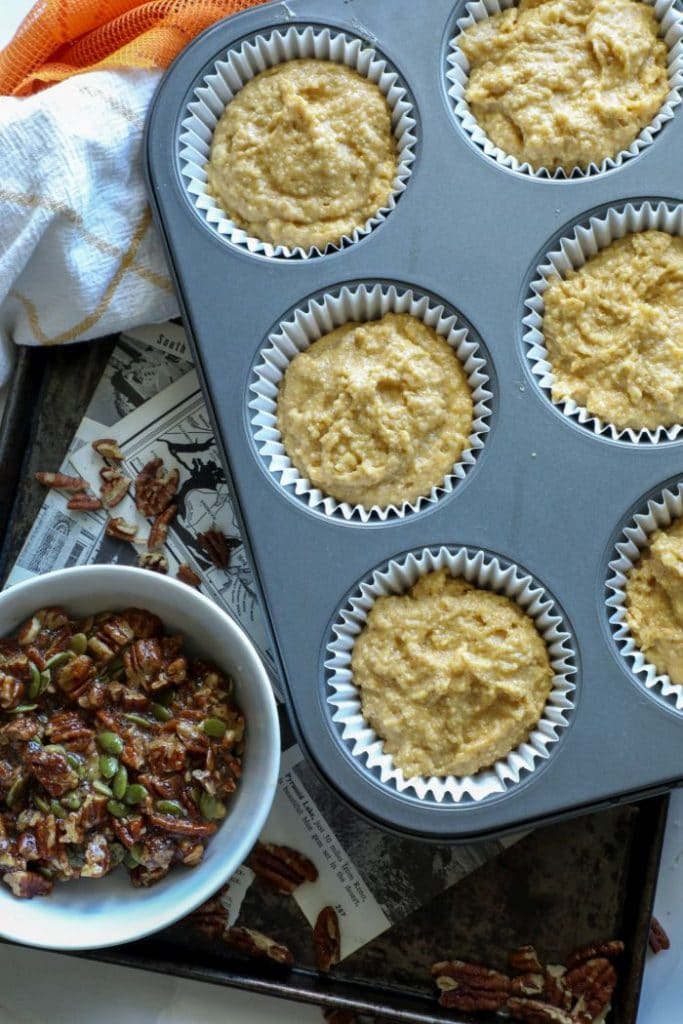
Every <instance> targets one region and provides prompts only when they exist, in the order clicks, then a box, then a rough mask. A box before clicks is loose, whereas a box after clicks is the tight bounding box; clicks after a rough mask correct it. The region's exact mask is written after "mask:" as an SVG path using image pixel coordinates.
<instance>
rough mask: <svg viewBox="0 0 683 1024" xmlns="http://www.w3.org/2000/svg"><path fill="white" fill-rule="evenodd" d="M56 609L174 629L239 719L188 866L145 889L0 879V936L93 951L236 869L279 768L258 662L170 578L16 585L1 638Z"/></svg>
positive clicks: (68, 577)
mask: <svg viewBox="0 0 683 1024" xmlns="http://www.w3.org/2000/svg"><path fill="white" fill-rule="evenodd" d="M47 605H63V606H64V607H65V608H66V609H67V611H69V612H71V613H73V614H75V615H83V616H84V615H89V614H92V613H95V612H100V611H107V610H109V609H122V608H125V607H131V606H134V607H138V608H145V609H147V610H149V611H151V612H154V613H156V614H157V615H158V616H159V617H160V618H161V620H162V622H163V624H164V627H165V628H166V630H168V631H170V632H179V633H182V634H183V635H184V636H185V637H186V639H187V643H188V647H189V649H190V651H191V652H192V653H193V654H196V655H203V656H205V657H207V658H210V659H212V660H213V661H215V662H216V664H217V665H219V666H220V668H222V669H223V670H224V671H225V672H226V673H227V674H229V675H230V676H231V677H232V678H233V679H234V681H235V699H236V702H237V704H238V705H239V707H240V708H241V709H242V711H243V712H244V716H245V719H246V723H247V728H246V737H245V752H244V760H243V774H242V778H241V780H240V783H239V785H238V787H237V790H236V792H235V793H234V795H233V797H232V798H231V800H230V802H229V805H228V814H227V816H226V818H225V820H224V821H223V823H222V824H221V826H220V828H219V829H218V831H217V832H216V834H215V835H214V836H213V837H212V838H211V839H210V840H209V842H208V844H207V848H206V852H205V854H204V859H203V861H202V862H201V864H199V865H198V866H197V867H195V868H184V867H182V866H177V867H174V868H173V869H172V870H171V872H170V874H169V875H168V876H167V877H166V878H165V879H164V880H163V881H161V882H159V883H158V884H157V885H154V886H152V887H151V888H150V889H135V888H133V886H132V885H131V883H130V880H129V878H128V875H127V872H126V871H125V870H116V871H114V872H113V873H112V874H111V875H108V876H107V877H106V878H103V879H99V880H96V879H79V880H77V881H73V882H63V883H57V884H56V885H55V887H54V889H53V891H52V892H51V893H50V894H49V896H44V897H35V898H34V899H31V900H22V899H17V898H16V897H15V896H13V895H12V893H11V892H10V890H9V889H8V888H7V886H6V885H5V884H4V883H0V935H1V936H3V937H4V938H6V939H11V940H13V941H15V942H24V943H27V944H29V945H32V946H42V947H44V948H47V949H57V950H69V949H94V948H97V947H102V946H113V945H116V944H118V943H120V942H131V941H132V940H134V939H139V938H142V936H144V935H148V934H149V933H150V932H154V931H157V930H158V929H159V928H164V927H166V926H167V925H170V924H172V923H173V922H174V921H177V920H178V918H181V917H183V916H184V915H185V914H189V913H190V911H192V910H194V909H195V907H197V906H199V904H200V903H203V902H204V900H207V899H209V897H210V896H211V895H212V894H213V893H214V892H215V891H216V890H217V889H218V888H220V886H221V885H223V883H224V882H226V881H227V880H228V879H229V878H230V876H231V875H232V874H233V873H234V872H235V870H236V869H237V868H238V867H239V865H240V864H241V863H242V861H243V860H244V859H245V857H246V856H247V854H248V853H249V851H250V849H251V847H252V846H253V845H254V843H255V842H256V840H257V839H258V836H259V833H260V831H261V829H262V827H263V825H264V823H265V820H266V817H267V815H268V812H269V810H270V806H271V803H272V801H273V797H274V795H275V787H276V784H277V777H278V770H279V764H280V730H279V725H278V719H277V711H276V707H275V700H274V698H273V694H272V690H271V685H270V682H269V679H268V675H267V673H266V670H265V668H264V666H263V663H262V661H261V659H260V657H259V655H258V654H257V652H256V650H255V648H254V646H253V644H252V643H251V640H249V638H248V637H247V635H246V633H245V632H244V630H242V629H241V628H240V626H238V625H237V623H236V622H235V621H234V620H233V619H232V618H230V616H229V615H226V613H225V612H223V611H221V610H220V609H219V608H217V607H216V605H215V604H213V603H212V602H211V601H210V600H209V599H208V598H206V597H204V596H203V595H202V594H200V593H198V592H197V591H195V590H193V589H192V588H191V587H188V586H186V585H185V584H183V583H179V582H178V581H177V580H174V579H169V578H168V577H165V576H160V575H158V574H157V573H151V572H148V571H145V570H142V569H133V568H127V567H125V566H115V565H87V566H80V567H77V568H73V569H61V570H59V571H57V572H51V573H46V574H45V575H44V576H38V577H36V578H35V579H31V580H27V581H25V582H24V583H18V584H17V585H16V586H14V587H11V588H10V589H9V590H5V591H4V592H3V593H1V594H0V637H2V636H7V635H8V634H11V633H12V632H14V630H15V629H16V627H17V626H19V625H20V624H21V622H23V621H24V620H25V619H26V618H28V616H29V615H30V614H31V612H33V611H35V610H36V609H37V608H41V607H45V606H47Z"/></svg>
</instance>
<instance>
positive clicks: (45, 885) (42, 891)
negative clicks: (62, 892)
mask: <svg viewBox="0 0 683 1024" xmlns="http://www.w3.org/2000/svg"><path fill="white" fill-rule="evenodd" d="M2 880H3V882H5V883H6V885H8V886H9V887H10V889H11V890H12V892H13V893H14V895H15V896H18V897H19V898H20V899H24V900H30V899H32V898H33V897H34V896H47V894H48V893H49V892H51V891H52V882H51V881H50V880H49V879H48V878H43V876H42V875H39V874H38V873H37V872H36V871H8V872H7V874H5V875H3V876H2Z"/></svg>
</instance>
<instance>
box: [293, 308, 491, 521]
mask: <svg viewBox="0 0 683 1024" xmlns="http://www.w3.org/2000/svg"><path fill="white" fill-rule="evenodd" d="M472 410H473V404H472V394H471V391H470V387H469V384H468V382H467V376H466V374H465V371H464V369H463V366H462V363H461V362H460V360H459V359H458V357H457V355H456V354H455V352H454V350H453V349H452V348H451V346H450V345H449V344H448V343H447V342H446V341H444V339H443V338H442V337H440V336H439V335H438V334H437V333H436V331H434V330H432V328H431V327H428V326H427V325H426V324H424V323H423V322H422V321H421V320H418V319H416V318H415V317H413V316H410V315H408V314H407V313H387V314H386V316H383V317H382V319H381V320H372V321H369V322H367V323H353V322H352V323H348V324H344V325H343V326H342V327H338V328H337V329H336V330H334V331H332V332H331V333H330V334H326V335H324V336H323V337H322V338H319V339H318V340H317V341H315V342H313V344H312V345H311V346H310V348H308V349H306V350H305V351H303V352H301V353H299V355H297V356H295V358H294V359H293V360H292V362H291V363H290V364H289V366H288V367H287V370H286V371H285V375H284V378H283V381H282V384H281V386H280V394H279V396H278V404H277V423H278V428H279V430H280V432H281V434H282V443H283V445H284V447H285V450H286V452H287V455H288V456H289V458H290V459H291V460H292V462H293V463H294V465H295V466H296V468H297V469H298V471H299V473H301V475H302V476H304V477H307V478H308V480H310V482H311V483H312V484H313V486H314V487H319V488H320V489H321V490H322V491H324V492H325V493H326V494H330V495H332V496H333V497H335V498H337V499H338V500H339V501H347V502H350V503H351V504H354V505H355V504H358V505H363V506H366V507H368V506H371V505H379V506H386V505H392V504H396V505H400V504H402V503H403V502H406V501H414V500H415V499H416V498H417V497H419V495H422V494H429V492H430V490H431V489H432V487H435V486H437V485H438V484H441V483H442V482H443V479H444V477H445V476H446V474H447V473H449V472H450V471H451V469H452V468H453V464H454V463H455V462H457V460H458V459H459V458H460V455H461V454H462V452H463V450H464V449H465V448H468V447H469V442H468V436H469V434H470V432H471V428H472Z"/></svg>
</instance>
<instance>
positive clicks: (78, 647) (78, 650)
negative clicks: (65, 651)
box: [69, 633, 88, 654]
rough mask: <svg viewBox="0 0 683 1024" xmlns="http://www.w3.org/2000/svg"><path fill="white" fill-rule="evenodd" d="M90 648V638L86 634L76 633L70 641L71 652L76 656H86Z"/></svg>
mask: <svg viewBox="0 0 683 1024" xmlns="http://www.w3.org/2000/svg"><path fill="white" fill-rule="evenodd" d="M87 646H88V638H87V636H86V635H85V633H74V635H73V636H72V637H71V639H70V640H69V650H71V651H73V652H74V654H85V652H86V648H87Z"/></svg>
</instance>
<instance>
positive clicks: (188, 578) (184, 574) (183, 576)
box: [175, 562, 202, 589]
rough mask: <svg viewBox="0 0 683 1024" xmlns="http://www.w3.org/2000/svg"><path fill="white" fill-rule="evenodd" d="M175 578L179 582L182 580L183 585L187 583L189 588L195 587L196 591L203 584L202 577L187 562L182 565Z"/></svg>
mask: <svg viewBox="0 0 683 1024" xmlns="http://www.w3.org/2000/svg"><path fill="white" fill-rule="evenodd" d="M175 577H176V579H177V580H180V582H181V583H187V585H188V587H194V588H195V589H197V588H198V587H199V586H200V585H201V582H202V578H201V576H199V575H198V574H197V573H196V572H195V571H194V569H193V568H192V566H191V565H188V564H187V562H181V563H180V565H179V566H178V571H177V573H176V574H175Z"/></svg>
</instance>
